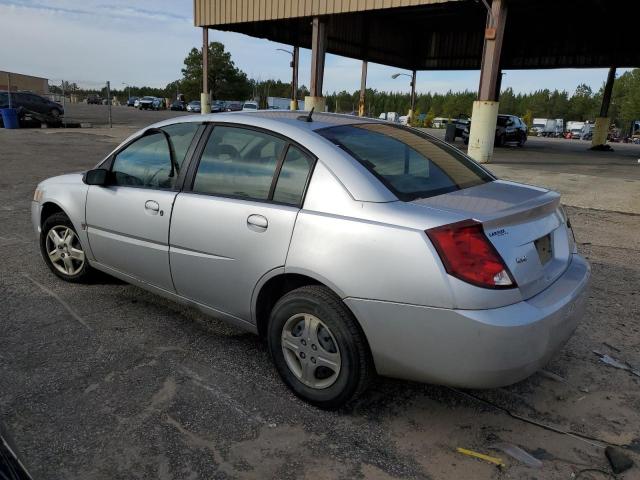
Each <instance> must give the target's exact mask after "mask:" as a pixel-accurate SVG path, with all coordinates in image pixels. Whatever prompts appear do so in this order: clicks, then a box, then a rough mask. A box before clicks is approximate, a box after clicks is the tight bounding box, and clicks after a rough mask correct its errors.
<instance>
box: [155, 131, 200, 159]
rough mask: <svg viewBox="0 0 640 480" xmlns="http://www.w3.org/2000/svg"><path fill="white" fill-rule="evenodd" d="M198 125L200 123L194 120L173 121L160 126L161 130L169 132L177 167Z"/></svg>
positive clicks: (184, 156) (185, 154)
mask: <svg viewBox="0 0 640 480" xmlns="http://www.w3.org/2000/svg"><path fill="white" fill-rule="evenodd" d="M199 127H200V124H199V123H196V122H184V123H175V124H173V125H167V126H166V127H162V130H164V131H165V132H167V133H168V134H169V140H171V144H172V146H173V153H174V154H175V161H176V164H177V165H178V168H180V167H182V164H183V163H184V159H185V158H186V156H187V151H188V150H189V147H190V146H191V142H192V141H193V137H194V136H195V134H196V132H197V131H198V128H199Z"/></svg>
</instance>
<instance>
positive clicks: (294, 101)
mask: <svg viewBox="0 0 640 480" xmlns="http://www.w3.org/2000/svg"><path fill="white" fill-rule="evenodd" d="M276 50H279V51H281V52H285V53H288V54H289V55H291V63H290V65H291V71H292V72H291V105H290V107H289V108H290V109H291V110H297V109H298V57H299V52H298V47H293V51H291V50H285V49H284V48H276Z"/></svg>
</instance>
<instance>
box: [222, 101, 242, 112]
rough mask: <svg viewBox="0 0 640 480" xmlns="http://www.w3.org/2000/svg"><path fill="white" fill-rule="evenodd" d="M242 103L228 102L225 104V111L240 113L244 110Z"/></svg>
mask: <svg viewBox="0 0 640 480" xmlns="http://www.w3.org/2000/svg"><path fill="white" fill-rule="evenodd" d="M242 106H243V103H242V102H234V101H227V102H224V109H225V111H226V112H239V111H240V110H242Z"/></svg>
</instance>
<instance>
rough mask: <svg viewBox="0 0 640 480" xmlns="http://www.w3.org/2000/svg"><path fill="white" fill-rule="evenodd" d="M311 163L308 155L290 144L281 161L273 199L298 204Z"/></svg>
mask: <svg viewBox="0 0 640 480" xmlns="http://www.w3.org/2000/svg"><path fill="white" fill-rule="evenodd" d="M312 165H313V160H312V159H311V158H309V156H308V155H305V154H304V153H302V151H301V150H300V149H299V148H296V147H294V146H293V145H291V146H290V147H289V150H287V155H286V157H285V158H284V162H283V163H282V169H281V170H280V175H279V176H278V181H277V183H276V188H275V190H274V192H273V201H274V202H281V203H287V204H289V205H300V204H301V203H302V195H303V193H304V187H305V185H306V184H307V178H308V177H309V171H310V170H311V166H312Z"/></svg>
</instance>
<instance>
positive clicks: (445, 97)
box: [51, 42, 640, 130]
mask: <svg viewBox="0 0 640 480" xmlns="http://www.w3.org/2000/svg"><path fill="white" fill-rule="evenodd" d="M208 50H209V51H208V53H209V57H208V58H209V68H208V72H207V81H208V84H209V90H210V93H211V98H212V100H238V101H244V100H247V99H254V100H257V101H258V102H259V103H260V106H261V107H262V108H265V107H266V99H267V97H269V96H271V97H286V98H288V97H290V96H291V83H290V82H283V81H281V80H273V79H266V80H262V79H259V78H258V79H252V78H249V77H248V76H247V74H246V73H245V72H243V71H242V70H241V69H240V68H238V67H237V66H236V65H235V63H234V62H233V59H232V58H231V54H230V53H229V52H227V51H226V50H225V47H224V45H223V44H222V43H220V42H211V43H210V44H209V48H208ZM181 73H182V78H180V79H178V80H175V81H173V82H170V83H169V84H167V85H166V86H165V87H164V88H154V87H147V86H142V87H138V86H131V87H130V88H120V89H112V91H111V95H112V96H118V97H119V98H126V97H127V96H128V95H129V94H131V95H132V96H145V95H150V96H155V97H161V98H176V96H177V94H178V93H181V94H183V95H185V97H186V98H187V100H199V99H200V91H201V88H202V54H201V50H199V49H197V48H192V49H191V50H190V51H189V53H188V54H187V56H186V58H185V59H184V66H183V68H182V72H181ZM56 88H58V89H59V87H51V89H52V91H54V90H55V89H56ZM66 90H67V91H74V93H76V94H85V95H89V94H92V93H93V94H100V95H102V96H103V97H106V86H105V87H104V88H102V89H101V90H100V89H95V90H82V89H79V88H78V87H77V85H75V84H69V85H67V88H66ZM603 90H604V84H603V86H602V87H601V88H600V89H598V90H597V91H593V89H592V88H591V87H590V86H588V85H586V84H581V85H578V87H577V88H576V89H575V91H573V92H571V93H570V92H568V91H566V90H549V89H541V90H537V91H535V92H531V93H516V92H514V91H513V89H512V88H510V87H509V88H506V89H505V90H503V91H502V92H501V94H500V113H508V114H513V115H518V116H520V117H522V118H523V119H524V120H525V122H527V123H528V124H529V125H530V124H531V122H532V119H533V118H534V117H536V118H563V119H565V120H579V121H586V120H594V119H595V118H596V117H597V116H598V115H599V112H600V105H601V103H602V94H603ZM54 93H59V92H55V91H54ZM308 94H309V91H308V89H307V88H306V87H305V86H301V87H300V88H299V89H298V92H297V98H298V99H300V100H301V99H304V96H305V95H308ZM476 96H477V95H476V92H475V91H469V90H465V91H463V92H454V91H451V90H450V91H448V92H447V93H431V92H427V93H417V95H416V111H415V112H414V113H415V115H414V119H418V118H419V119H420V123H421V124H422V125H427V126H429V124H430V122H431V121H432V120H433V119H434V118H436V117H444V118H458V117H461V116H466V117H470V116H471V109H472V106H473V101H474V100H475V99H476ZM359 98H360V91H359V90H356V91H352V92H348V91H345V90H343V91H341V92H333V93H331V94H327V95H326V105H327V107H328V110H329V111H330V112H339V113H350V112H356V111H357V110H358V101H359ZM410 103H411V99H410V95H409V93H401V92H384V91H379V90H376V89H367V91H366V101H365V114H366V115H367V116H370V117H377V116H379V115H380V114H381V113H383V112H398V113H400V114H406V113H407V112H408V110H409V107H410ZM421 113H422V114H423V115H420V114H421ZM609 117H611V119H612V123H615V124H616V125H617V126H618V127H621V128H622V129H623V130H624V129H625V127H627V126H628V125H629V124H630V123H631V121H632V120H635V119H638V118H640V69H634V70H631V71H629V72H625V73H623V74H622V75H620V76H619V77H618V78H617V79H616V81H615V84H614V88H613V95H612V100H611V107H610V109H609Z"/></svg>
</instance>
